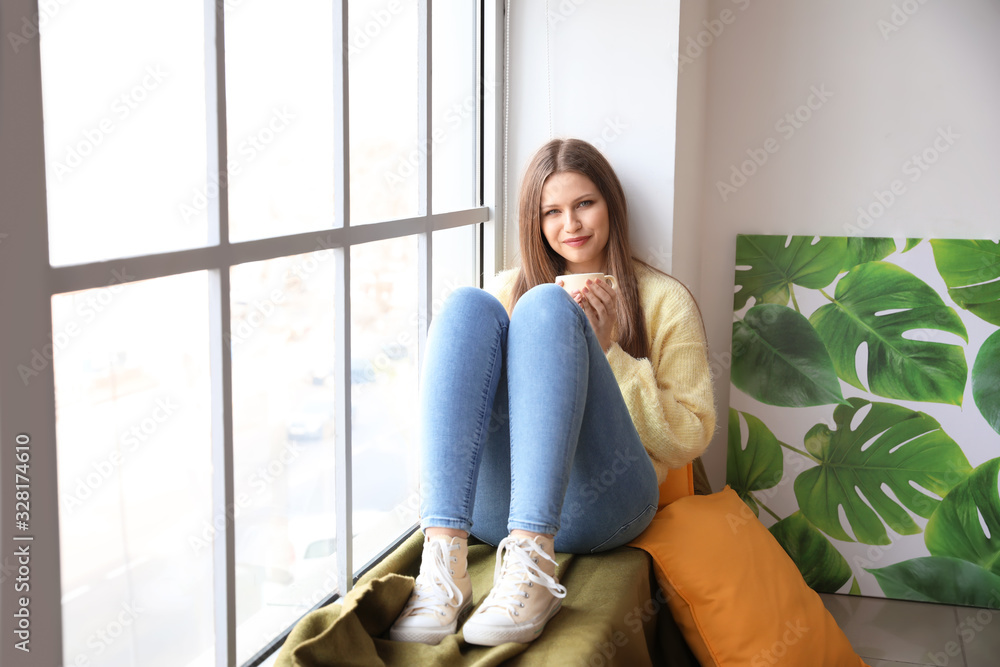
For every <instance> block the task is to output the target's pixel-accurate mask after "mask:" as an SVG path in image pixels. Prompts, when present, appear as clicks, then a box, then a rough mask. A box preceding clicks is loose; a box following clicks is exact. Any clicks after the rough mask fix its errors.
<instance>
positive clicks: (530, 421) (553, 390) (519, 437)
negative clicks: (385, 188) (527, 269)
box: [420, 285, 659, 553]
mask: <svg viewBox="0 0 1000 667" xmlns="http://www.w3.org/2000/svg"><path fill="white" fill-rule="evenodd" d="M422 372H423V384H422V389H421V398H420V423H421V426H420V429H421V432H420V444H421V473H420V477H421V494H422V502H421V508H420V516H421V527H422V528H423V529H427V528H429V527H447V528H457V529H461V530H465V531H469V532H471V533H472V534H473V535H475V536H476V537H477V538H479V539H481V540H483V541H484V542H487V543H490V544H493V545H496V544H498V543H499V542H500V540H502V539H503V538H504V537H506V536H507V535H508V534H509V532H510V531H511V530H514V529H521V530H527V531H532V532H537V533H547V534H555V536H556V538H555V546H556V550H557V551H561V552H568V553H592V552H596V551H604V550H607V549H612V548H614V547H617V546H620V545H622V544H625V543H627V542H629V541H630V540H632V539H633V538H635V537H636V536H637V535H639V533H641V532H642V531H643V530H644V529H645V528H646V526H647V525H648V524H649V522H650V521H651V520H652V518H653V514H655V513H656V506H657V500H658V493H659V489H658V488H657V482H656V472H655V471H654V470H653V465H652V463H651V462H650V460H649V455H648V454H646V451H645V449H643V446H642V442H641V441H640V440H639V434H638V433H637V432H636V430H635V426H634V425H633V424H632V418H631V417H630V416H629V413H628V409H627V407H626V405H625V401H624V399H623V398H622V394H621V390H620V389H619V387H618V383H617V381H616V380H615V376H614V374H613V373H612V371H611V366H610V365H609V364H608V361H607V358H606V357H605V354H604V352H603V351H602V350H601V346H600V343H599V342H598V340H597V336H596V335H595V334H594V331H593V328H592V327H591V326H590V322H589V321H588V320H587V317H586V315H585V314H584V312H583V309H582V308H581V307H580V306H579V305H577V304H576V303H575V302H574V301H573V300H572V299H571V298H570V297H569V295H568V294H566V292H565V291H564V290H563V289H562V288H561V287H559V286H558V285H539V286H537V287H535V288H533V289H531V290H529V291H528V292H527V293H526V294H525V295H524V296H523V297H521V299H519V300H518V302H517V305H516V306H515V308H514V312H513V314H512V316H511V317H510V318H508V317H507V312H506V311H505V310H504V307H503V306H502V305H501V304H500V302H499V301H498V300H497V299H496V298H495V297H494V296H492V295H491V294H489V293H488V292H486V291H483V290H480V289H475V288H471V287H463V288H460V289H458V290H456V291H455V292H454V293H452V295H451V296H450V297H449V298H448V300H447V301H446V302H445V305H444V307H443V308H442V310H441V313H440V314H438V315H437V316H436V317H435V318H434V320H433V323H432V325H431V328H430V331H429V333H428V343H427V355H426V358H425V360H424V367H423V371H422Z"/></svg>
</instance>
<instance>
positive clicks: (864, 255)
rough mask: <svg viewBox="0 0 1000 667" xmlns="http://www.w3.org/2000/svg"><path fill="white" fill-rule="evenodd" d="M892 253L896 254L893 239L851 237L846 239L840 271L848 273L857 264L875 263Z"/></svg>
mask: <svg viewBox="0 0 1000 667" xmlns="http://www.w3.org/2000/svg"><path fill="white" fill-rule="evenodd" d="M894 252H896V241H895V239H887V238H864V237H858V236H851V237H848V239H847V254H846V256H845V258H844V265H843V266H842V267H840V270H841V271H850V270H851V269H853V268H854V267H855V266H857V265H858V264H864V263H865V262H877V261H878V260H880V259H885V258H886V257H888V256H889V255H891V254H892V253H894Z"/></svg>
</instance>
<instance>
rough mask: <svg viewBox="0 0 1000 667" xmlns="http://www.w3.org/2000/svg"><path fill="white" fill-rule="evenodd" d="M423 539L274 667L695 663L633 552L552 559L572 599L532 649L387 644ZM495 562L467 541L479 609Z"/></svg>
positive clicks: (300, 632) (297, 639)
mask: <svg viewBox="0 0 1000 667" xmlns="http://www.w3.org/2000/svg"><path fill="white" fill-rule="evenodd" d="M422 541H423V536H422V534H421V533H420V532H419V531H418V532H416V533H414V534H413V535H412V536H410V538H409V539H408V540H407V541H406V542H404V543H403V544H402V545H401V546H400V547H399V548H398V549H396V550H395V551H394V552H393V553H391V554H390V555H389V556H387V557H386V558H385V559H383V560H382V561H381V562H380V563H379V564H378V565H376V566H375V567H374V568H373V569H372V570H371V571H369V572H368V573H367V574H366V575H365V576H363V577H362V578H361V579H360V580H359V581H358V583H357V585H356V586H355V588H354V589H353V590H352V591H351V592H350V593H349V594H348V595H347V596H346V597H345V598H344V599H343V602H342V603H341V604H332V605H328V606H326V607H323V608H321V609H318V610H316V611H313V612H311V613H310V614H308V615H306V616H305V617H304V618H303V619H302V620H301V621H299V623H298V624H297V625H296V626H295V628H294V629H293V630H292V632H291V634H290V635H289V637H288V639H287V640H286V641H285V643H284V645H283V646H282V648H281V652H280V654H279V655H278V660H277V663H276V667H293V666H294V667H321V666H322V667H331V666H334V665H345V666H346V665H350V666H356V667H374V666H381V665H385V666H388V667H395V666H400V667H403V666H405V667H413V666H416V665H419V666H423V665H442V666H445V667H451V666H457V665H474V666H476V667H486V666H488V665H499V664H510V665H519V666H525V667H527V666H530V665H546V666H561V665H573V666H575V665H580V666H595V667H604V666H611V665H621V666H622V667H640V666H643V665H665V664H669V665H671V666H675V665H676V666H677V667H687V666H691V667H697V665H698V663H697V661H696V660H695V659H694V656H693V655H692V654H691V652H690V650H689V649H688V647H687V644H686V643H685V642H684V639H683V637H682V636H681V634H680V630H679V629H678V628H677V626H676V625H675V624H674V621H673V618H672V617H671V615H670V610H669V609H668V608H667V605H666V604H665V602H664V598H663V596H662V594H661V593H660V592H659V589H658V588H657V585H656V582H655V580H654V579H653V576H652V573H651V568H650V559H649V556H648V555H646V553H645V552H643V551H640V550H638V549H633V548H631V547H621V548H618V549H614V550H612V551H608V552H605V553H601V554H594V555H587V556H574V555H570V554H557V556H556V560H557V561H558V563H559V568H558V571H557V576H558V577H559V580H560V582H561V583H562V584H563V585H565V586H566V588H567V589H568V591H569V593H568V595H567V597H566V599H565V600H564V601H563V606H562V609H561V610H560V611H559V613H558V614H556V616H555V617H554V618H553V619H552V620H551V621H549V623H548V625H547V626H546V628H545V631H544V632H543V633H542V634H541V636H540V637H539V638H538V639H536V640H535V641H534V642H532V643H531V644H512V643H511V644H503V645H501V646H497V647H486V646H474V645H471V644H466V643H465V641H464V640H463V638H462V634H461V632H459V633H458V634H455V635H451V636H449V637H447V638H445V639H444V641H442V642H441V643H440V644H439V645H437V646H427V645H424V644H411V643H403V642H393V641H390V640H389V639H388V629H389V626H390V625H392V623H393V621H394V620H395V619H396V616H397V615H398V614H399V612H400V611H401V610H402V608H403V605H404V604H405V603H406V600H407V598H408V597H409V595H410V591H411V590H412V589H413V578H412V577H414V576H416V574H417V570H418V568H419V565H420V553H421V545H422ZM495 557H496V551H495V550H494V549H493V548H492V547H490V546H488V545H485V544H475V543H470V547H469V570H470V572H471V573H472V586H473V594H474V596H475V602H476V604H478V603H479V602H481V601H482V599H483V597H485V595H486V593H487V592H489V589H490V586H491V585H492V581H493V567H494V563H495Z"/></svg>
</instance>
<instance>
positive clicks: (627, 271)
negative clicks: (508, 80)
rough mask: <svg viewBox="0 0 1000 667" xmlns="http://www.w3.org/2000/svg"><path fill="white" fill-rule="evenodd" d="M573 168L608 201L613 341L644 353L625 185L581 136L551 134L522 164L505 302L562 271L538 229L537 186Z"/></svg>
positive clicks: (633, 352) (514, 300)
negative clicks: (510, 285)
mask: <svg viewBox="0 0 1000 667" xmlns="http://www.w3.org/2000/svg"><path fill="white" fill-rule="evenodd" d="M566 171H574V172H577V173H580V174H583V175H584V176H586V177H587V178H589V179H590V180H591V181H592V182H593V183H594V185H596V186H597V189H598V190H599V191H600V193H601V196H602V197H604V201H605V202H606V203H607V207H608V228H609V229H608V232H609V233H608V245H607V265H606V267H607V270H608V273H610V274H612V275H614V276H615V278H617V279H618V288H617V292H618V304H619V308H618V321H617V326H616V329H617V331H618V344H619V345H620V346H621V348H622V349H623V350H625V351H626V352H628V353H629V354H630V355H631V356H633V357H635V358H637V359H641V358H644V357H648V356H649V343H648V341H647V340H646V323H645V320H644V319H643V316H642V305H641V303H640V302H639V281H638V279H637V278H636V275H635V269H634V267H633V264H632V261H633V258H632V251H631V248H630V246H629V240H628V204H627V203H626V201H625V191H624V190H623V189H622V185H621V183H620V182H619V180H618V176H616V175H615V172H614V169H612V168H611V164H609V163H608V161H607V159H606V158H605V157H604V156H603V155H602V154H601V153H600V151H598V150H597V149H596V148H594V147H593V146H592V145H590V144H589V143H587V142H586V141H581V140H579V139H553V140H552V141H550V142H548V143H547V144H545V145H544V146H542V147H541V148H540V149H539V150H538V152H537V153H535V155H534V157H533V158H532V159H531V162H529V163H528V167H527V169H526V170H525V173H524V177H523V178H522V180H521V191H520V195H519V203H518V234H519V246H520V250H521V270H520V271H519V272H518V276H517V281H516V282H515V283H514V289H513V294H512V300H511V307H512V308H513V305H514V304H515V303H517V300H518V299H519V298H521V296H523V295H524V293H525V292H527V291H528V290H529V289H531V288H532V287H534V286H535V285H541V284H543V283H551V282H553V281H554V280H555V279H556V276H558V275H561V274H563V273H565V272H566V260H565V259H563V257H562V256H561V255H559V254H558V253H557V252H556V251H555V250H553V249H552V247H551V246H550V245H549V243H548V241H547V240H546V239H545V235H544V233H543V232H542V216H541V210H542V187H543V185H544V184H545V180H546V179H547V178H548V177H549V176H551V175H552V174H555V173H559V172H566Z"/></svg>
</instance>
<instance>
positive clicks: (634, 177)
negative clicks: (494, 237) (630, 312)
mask: <svg viewBox="0 0 1000 667" xmlns="http://www.w3.org/2000/svg"><path fill="white" fill-rule="evenodd" d="M510 4H511V14H510V91H509V95H510V97H509V105H510V106H509V113H510V125H509V140H508V151H509V152H508V165H507V174H508V181H507V183H508V184H507V188H508V194H507V202H508V207H507V210H508V221H509V224H508V228H507V229H508V238H507V255H506V258H505V265H507V266H510V265H511V264H512V262H513V261H514V258H515V257H516V255H517V224H516V220H517V217H516V202H517V189H518V185H519V183H520V178H521V174H522V172H523V169H524V166H525V165H526V163H527V161H528V160H529V159H530V158H531V156H532V154H533V153H534V152H535V151H536V150H537V149H538V148H539V147H541V145H542V144H544V143H545V142H546V141H548V140H549V139H550V138H557V137H558V138H566V137H577V138H580V139H586V140H588V141H590V142H591V143H594V144H595V145H596V146H597V147H598V148H600V149H601V150H602V151H603V152H604V154H605V155H606V156H607V158H608V160H609V161H610V162H611V164H612V166H613V167H614V168H615V171H616V172H617V174H618V177H619V178H620V179H621V181H622V184H623V186H624V188H625V192H626V195H627V196H628V200H629V206H630V208H631V215H630V218H631V222H632V246H633V251H634V252H635V254H636V255H637V256H638V257H640V258H641V259H644V260H646V261H648V262H649V263H651V264H653V265H654V266H657V267H659V268H661V269H662V270H665V271H669V270H670V268H671V262H670V256H671V254H672V252H673V251H672V234H671V229H672V225H673V184H674V160H673V154H674V136H675V109H676V106H677V62H676V52H677V20H678V18H677V17H678V11H679V0H668V1H666V2H664V1H663V0H621V1H619V2H609V1H608V0H548V2H547V3H546V2H543V1H541V0H511V3H510ZM546 5H548V16H546ZM546 27H547V28H548V49H546ZM546 51H547V53H546ZM546 63H548V67H547V66H546ZM550 101H551V128H552V134H551V136H550V134H549V125H550V123H549V120H550V116H549V106H550Z"/></svg>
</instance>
